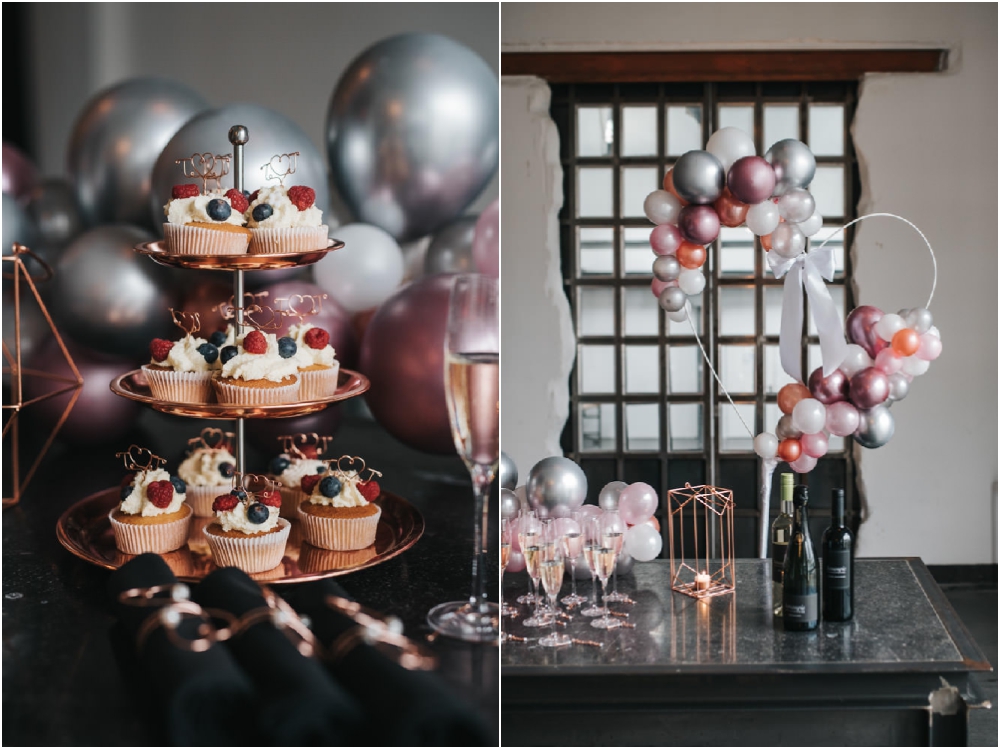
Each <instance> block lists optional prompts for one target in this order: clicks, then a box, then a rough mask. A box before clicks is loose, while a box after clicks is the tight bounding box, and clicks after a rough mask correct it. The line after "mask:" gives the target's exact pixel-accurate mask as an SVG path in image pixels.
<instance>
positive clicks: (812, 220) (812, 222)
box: [798, 211, 823, 237]
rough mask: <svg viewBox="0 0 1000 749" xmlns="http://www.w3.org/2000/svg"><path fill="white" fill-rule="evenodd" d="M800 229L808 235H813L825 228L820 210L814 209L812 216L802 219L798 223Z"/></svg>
mask: <svg viewBox="0 0 1000 749" xmlns="http://www.w3.org/2000/svg"><path fill="white" fill-rule="evenodd" d="M798 227H799V231H800V232H802V234H803V235H805V236H807V237H811V236H813V235H815V234H816V233H817V232H819V230H820V229H822V228H823V217H822V216H821V215H820V213H819V211H813V214H812V216H810V217H809V218H807V219H806V220H805V221H800V222H799V223H798Z"/></svg>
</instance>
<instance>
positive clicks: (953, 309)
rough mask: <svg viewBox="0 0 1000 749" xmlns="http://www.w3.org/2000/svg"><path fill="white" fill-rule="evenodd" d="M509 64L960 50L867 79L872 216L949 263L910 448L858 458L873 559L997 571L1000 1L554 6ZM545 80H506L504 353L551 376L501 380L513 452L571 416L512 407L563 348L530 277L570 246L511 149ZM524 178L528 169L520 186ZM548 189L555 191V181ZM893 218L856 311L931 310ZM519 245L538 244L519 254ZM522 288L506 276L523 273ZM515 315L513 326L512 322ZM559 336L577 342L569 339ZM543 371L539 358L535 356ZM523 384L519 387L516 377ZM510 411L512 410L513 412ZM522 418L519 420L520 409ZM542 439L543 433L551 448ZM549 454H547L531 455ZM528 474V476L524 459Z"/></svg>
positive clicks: (508, 47)
mask: <svg viewBox="0 0 1000 749" xmlns="http://www.w3.org/2000/svg"><path fill="white" fill-rule="evenodd" d="M501 29H502V38H501V49H502V51H528V50H532V51H568V50H615V49H621V50H637V49H644V50H671V49H776V48H791V49H815V48H866V47H869V48H881V47H893V46H896V47H901V46H906V47H916V46H925V47H938V46H941V47H947V48H948V49H950V50H951V55H950V63H949V69H948V71H947V72H945V73H939V74H931V75H912V74H909V75H872V76H868V77H867V79H866V80H865V81H863V84H862V87H861V98H860V100H859V106H858V112H857V117H856V121H855V124H854V128H853V134H854V139H855V147H856V149H857V151H858V154H859V157H860V159H861V162H862V182H863V194H862V197H861V206H860V208H861V210H862V212H871V211H888V212H893V213H898V214H900V215H903V216H906V217H908V218H909V219H910V220H912V221H914V222H915V223H917V224H918V225H919V226H920V227H921V228H922V229H923V231H924V232H925V233H926V234H927V236H928V237H929V238H930V239H931V241H932V243H934V245H935V246H936V248H937V250H938V256H939V261H940V264H941V272H940V277H939V281H938V290H937V293H936V295H935V297H934V302H933V304H932V305H931V310H932V311H933V312H934V315H935V318H936V322H937V324H938V327H939V328H940V329H941V331H942V335H943V339H944V346H945V353H944V355H943V356H942V358H941V359H939V360H938V361H937V362H935V364H934V365H933V366H932V367H931V370H930V372H929V373H928V374H927V375H925V376H923V377H922V378H920V379H918V380H917V381H916V382H915V384H914V387H913V389H912V390H911V393H910V396H909V398H908V399H907V400H906V401H904V402H902V403H900V404H898V405H896V406H895V407H894V408H893V414H894V416H895V418H896V435H895V437H894V438H893V440H892V441H891V442H890V443H889V444H888V445H887V446H885V447H883V448H881V449H879V450H875V451H868V450H861V449H860V448H858V451H859V454H860V462H859V465H860V469H861V482H862V485H863V488H864V491H865V496H866V500H867V509H868V520H867V521H866V522H865V524H864V526H863V529H862V533H861V538H860V553H862V554H864V555H868V556H878V555H914V556H920V557H922V558H923V559H924V561H926V562H928V563H932V564H965V563H985V562H996V561H997V557H996V522H997V521H996V517H997V515H996V501H997V500H996V494H997V489H996V487H997V365H996V362H997V201H996V164H997V6H996V5H992V4H989V5H987V4H959V3H923V4H914V3H905V4H886V3H878V4H875V3H869V4H819V3H816V4H800V5H795V6H789V5H787V4H750V3H746V4H702V3H689V4H680V3H661V4H632V3H617V4H607V3H600V4H596V3H595V4H576V5H573V6H572V12H566V6H559V5H555V4H531V5H521V4H517V5H509V4H508V5H505V6H504V9H503V16H502V22H501ZM542 85H543V84H542V83H541V82H537V81H536V82H534V83H533V84H530V83H526V82H524V81H523V80H522V81H520V82H519V83H518V86H517V87H516V88H511V87H509V86H508V85H506V83H504V84H503V91H504V100H503V107H502V119H503V126H504V131H503V132H504V139H503V144H502V145H503V150H504V178H505V180H504V184H503V187H504V191H503V198H504V201H505V202H504V212H503V221H504V226H503V229H504V243H503V268H504V294H503V296H504V312H503V330H504V340H505V341H510V340H511V339H514V340H515V341H516V344H514V345H508V346H505V349H504V350H505V357H504V358H505V362H509V361H510V356H509V354H506V352H509V351H511V349H512V348H513V347H514V346H518V347H520V348H522V349H523V348H528V347H531V348H532V350H533V351H534V357H533V358H532V360H531V366H532V368H533V371H534V373H536V374H537V378H531V377H529V376H528V373H527V372H522V371H517V369H516V368H513V367H512V366H511V365H510V364H505V366H504V378H503V386H504V392H505V394H506V398H505V401H504V417H503V429H504V431H503V444H504V449H505V450H507V451H508V452H511V454H512V455H513V454H514V453H513V452H512V450H513V449H514V446H515V445H518V444H521V443H528V442H529V441H530V444H532V445H541V444H551V443H553V441H554V440H555V439H557V438H558V435H559V433H560V432H561V429H562V425H563V423H564V421H565V407H563V411H562V412H559V411H556V410H554V409H553V408H550V409H549V410H548V411H540V410H538V401H537V399H535V400H532V401H531V411H529V409H528V408H527V407H525V408H523V409H521V408H517V407H516V405H514V404H512V403H511V401H512V400H514V399H512V398H511V396H510V393H511V392H512V391H513V392H514V393H517V399H518V400H520V399H522V398H523V397H525V396H524V395H523V394H524V393H525V391H527V390H528V388H529V385H530V384H531V383H532V382H533V383H535V385H534V386H535V387H536V388H537V387H539V386H541V387H543V389H545V390H546V391H548V392H552V391H553V388H554V387H555V385H556V383H555V378H556V377H557V373H558V372H559V371H561V370H560V364H558V363H557V361H558V360H559V358H560V357H561V355H562V353H561V352H562V351H563V350H564V349H565V345H566V342H567V341H566V340H564V338H559V339H555V338H551V339H547V340H546V345H544V346H542V345H538V344H537V343H536V342H533V341H532V339H533V338H534V337H536V336H541V335H543V331H542V330H541V327H542V320H543V318H544V316H545V315H546V314H547V313H548V312H549V310H550V309H551V306H552V305H551V302H550V301H549V300H547V299H539V298H538V297H536V296H534V295H532V294H530V293H528V292H530V291H531V290H532V288H534V287H537V286H538V285H539V284H540V282H539V281H538V280H534V281H533V284H534V285H533V286H529V285H528V284H526V283H525V282H524V279H528V278H531V277H532V276H533V274H534V275H538V274H542V273H547V274H549V275H550V277H549V278H548V279H547V281H546V282H545V283H546V284H547V286H549V287H551V285H552V283H553V282H554V276H553V275H552V274H555V273H558V254H557V253H558V250H557V249H556V247H555V246H553V247H551V248H549V255H548V256H546V255H543V254H539V250H538V247H539V242H540V240H541V238H542V237H544V236H545V232H546V231H547V230H548V227H549V226H550V225H551V222H552V221H553V220H554V218H553V217H554V215H555V213H554V211H556V210H558V204H557V203H555V204H553V206H552V207H551V210H550V212H549V214H547V215H539V213H538V212H537V211H536V212H532V213H530V214H526V215H517V214H514V213H512V212H511V211H509V210H507V203H506V201H507V200H508V199H511V200H513V196H514V194H515V193H518V192H524V193H528V192H532V191H533V190H534V189H535V188H533V187H531V186H530V185H529V184H525V183H520V182H519V183H513V184H512V182H513V181H514V180H515V179H516V178H517V177H515V174H514V173H513V172H512V171H508V170H507V166H506V165H507V163H508V152H509V151H512V150H513V151H514V152H515V153H519V154H529V153H533V152H534V151H536V150H537V149H538V148H539V147H540V145H541V142H540V141H531V142H529V141H523V142H522V139H524V138H529V137H540V136H538V135H536V133H539V132H542V130H543V129H542V128H536V130H535V131H530V130H527V129H514V130H509V129H508V122H509V120H508V117H509V116H510V114H511V112H514V111H516V110H517V109H518V108H521V109H523V108H524V107H525V106H526V104H527V99H528V92H529V90H530V91H537V89H538V88H539V87H540V86H542ZM525 171H526V170H524V169H522V170H521V173H522V174H523V173H524V172H525ZM533 175H534V179H543V178H544V179H550V178H551V175H549V174H548V173H546V172H545V171H542V172H538V171H535V172H533ZM890 221H891V220H890V219H872V220H870V221H868V222H865V223H864V224H863V225H862V228H861V229H860V230H859V232H858V235H857V241H856V244H855V247H854V249H853V252H854V260H855V277H854V278H855V284H856V291H857V299H858V300H859V302H860V303H863V304H875V305H877V306H880V307H882V308H883V309H885V310H887V311H895V310H896V309H898V308H900V307H911V306H915V305H918V304H923V303H924V302H925V301H926V297H927V294H928V292H929V288H930V262H929V259H928V256H927V253H926V249H923V248H922V243H921V242H920V239H919V237H917V236H916V234H914V233H913V232H912V230H911V229H909V228H908V227H906V226H905V225H903V224H899V225H898V226H896V225H894V224H895V223H897V222H893V223H890ZM514 223H517V224H518V226H517V229H516V231H517V235H518V236H519V237H522V238H523V237H526V236H533V237H535V238H536V242H534V243H525V242H523V241H518V242H511V241H509V239H510V234H511V232H513V231H514V227H513V224H514ZM512 267H517V268H518V275H517V276H516V277H515V276H509V275H508V270H507V269H508V268H512ZM512 309H514V310H516V315H517V316H516V318H515V317H513V316H512V315H511V314H510V310H512ZM559 330H560V333H561V336H568V335H570V333H569V329H568V328H567V327H566V326H561V327H560V328H559ZM538 357H542V358H538ZM511 378H513V379H511ZM512 409H513V411H512ZM518 412H520V413H518ZM538 432H542V434H539V433H538ZM528 454H529V455H531V456H532V457H534V453H528ZM518 465H519V466H520V467H521V469H522V472H524V471H526V470H528V468H530V463H523V462H519V463H518Z"/></svg>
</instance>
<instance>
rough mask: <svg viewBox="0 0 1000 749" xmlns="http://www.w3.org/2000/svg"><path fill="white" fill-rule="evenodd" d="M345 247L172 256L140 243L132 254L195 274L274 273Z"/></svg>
mask: <svg viewBox="0 0 1000 749" xmlns="http://www.w3.org/2000/svg"><path fill="white" fill-rule="evenodd" d="M343 246H344V243H343V242H341V241H340V240H339V239H329V240H327V245H326V247H323V248H322V249H316V250H309V251H308V252H286V253H281V254H278V255H249V254H247V255H174V254H172V253H169V252H167V243H166V242H165V241H164V240H162V239H159V240H156V241H155V242H142V243H141V244H137V245H136V246H135V251H136V252H138V253H140V254H142V255H148V256H149V257H150V258H152V259H153V260H154V261H155V262H157V263H159V264H160V265H166V266H170V267H173V268H195V269H198V270H224V271H234V270H275V269H278V268H293V267H295V266H298V265H311V264H312V263H315V262H316V261H317V260H321V259H322V258H323V256H325V255H326V253H328V252H333V251H334V250H339V249H340V248H342V247H343Z"/></svg>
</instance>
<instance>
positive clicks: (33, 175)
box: [3, 142, 38, 198]
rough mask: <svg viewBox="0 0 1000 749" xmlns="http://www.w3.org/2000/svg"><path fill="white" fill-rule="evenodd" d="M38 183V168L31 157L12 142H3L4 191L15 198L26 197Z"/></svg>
mask: <svg viewBox="0 0 1000 749" xmlns="http://www.w3.org/2000/svg"><path fill="white" fill-rule="evenodd" d="M37 184H38V169H36V168H35V165H34V164H32V163H31V159H29V158H28V157H27V156H25V155H24V154H23V153H21V151H19V150H18V149H17V148H15V147H14V146H12V145H11V144H10V143H7V142H4V144H3V191H4V192H5V193H7V194H9V195H13V196H14V197H15V198H26V197H27V196H28V193H30V192H31V191H32V190H33V189H34V187H35V185H37Z"/></svg>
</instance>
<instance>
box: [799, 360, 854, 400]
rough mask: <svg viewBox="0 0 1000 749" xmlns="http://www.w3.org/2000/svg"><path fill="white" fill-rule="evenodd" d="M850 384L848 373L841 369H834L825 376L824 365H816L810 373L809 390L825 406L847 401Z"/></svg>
mask: <svg viewBox="0 0 1000 749" xmlns="http://www.w3.org/2000/svg"><path fill="white" fill-rule="evenodd" d="M850 384H851V383H850V380H848V379H847V375H845V374H844V373H843V372H842V371H841V370H839V369H835V370H833V371H832V372H831V373H830V374H829V376H827V377H824V376H823V367H816V369H814V370H813V372H812V374H811V375H809V392H811V393H812V396H813V398H815V399H816V400H818V401H819V402H820V403H822V404H823V405H824V406H828V405H830V404H831V403H838V402H840V401H846V400H847V395H848V391H849V389H850Z"/></svg>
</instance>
